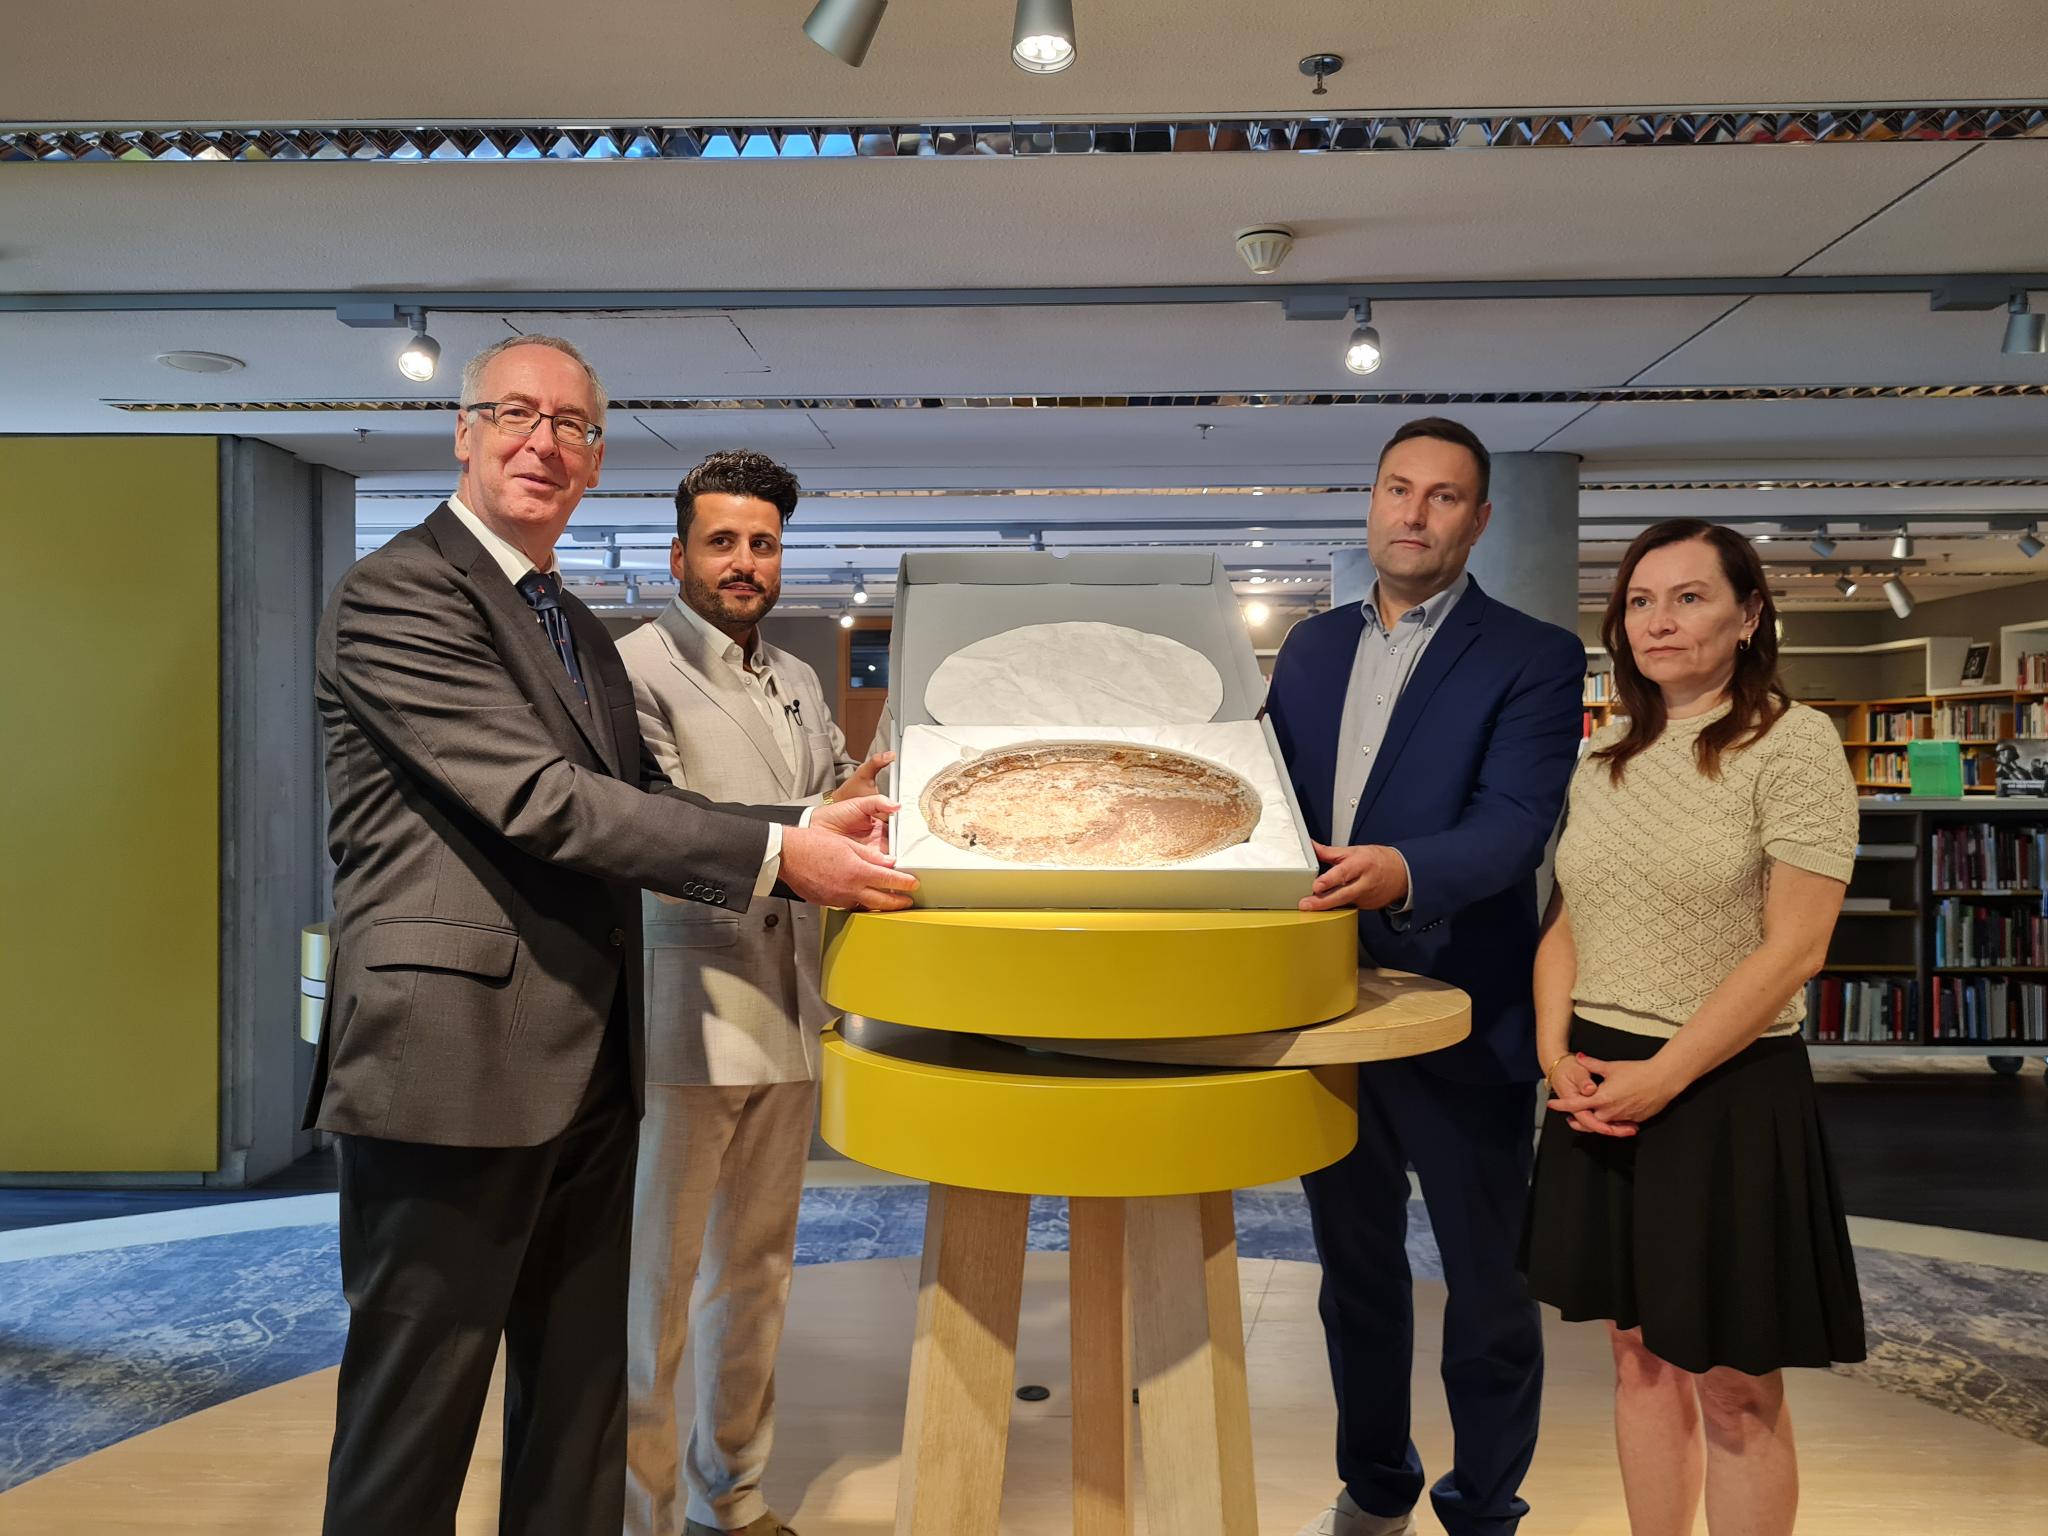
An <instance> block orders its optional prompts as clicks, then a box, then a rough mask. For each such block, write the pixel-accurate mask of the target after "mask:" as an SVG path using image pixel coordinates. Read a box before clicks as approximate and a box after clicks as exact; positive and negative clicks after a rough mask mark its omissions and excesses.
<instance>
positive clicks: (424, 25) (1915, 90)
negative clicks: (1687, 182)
mask: <svg viewBox="0 0 2048 1536" xmlns="http://www.w3.org/2000/svg"><path fill="white" fill-rule="evenodd" d="M808 9H809V0H748V3H746V4H723V5H707V4H698V5H679V4H676V3H674V0H616V3H612V4H608V5H602V6H584V7H563V6H561V5H558V4H554V3H551V0H496V3H495V4H493V5H492V6H491V7H490V8H489V10H488V11H479V10H478V9H476V8H475V7H468V6H421V5H417V4H410V3H401V0H355V3H353V4H350V5H346V6H291V7H286V8H283V9H280V7H278V6H277V5H276V4H274V3H259V0H188V3H184V4H180V5H178V6H175V7H166V6H164V5H162V4H160V3H157V0H99V3H96V4H93V5H69V6H64V5H56V6H45V7H42V8H40V9H38V10H37V12H36V14H35V18H34V25H32V26H17V27H12V28H10V29H9V33H8V45H9V46H8V50H7V52H6V53H5V54H4V55H0V101H4V102H6V103H7V104H8V106H7V110H8V111H9V112H10V113H12V114H16V115H17V116H18V117H19V119H20V120H23V121H36V122H42V121H52V122H57V121H80V120H89V121H105V120H109V119H112V120H119V121H127V122H133V121H175V120H194V119H204V120H206V121H212V122H268V121H291V122H315V121H360V120H365V119H372V118H385V119H388V118H405V119H409V120H416V115H417V114H421V113H439V114H442V115H444V116H454V117H508V118H531V117H535V116H540V117H552V118H554V119H555V120H560V119H561V117H562V116H563V115H565V114H578V115H576V116H573V117H572V118H571V120H573V121H603V120H607V119H617V118H619V117H620V116H621V115H626V116H634V117H640V118H646V119H650V120H669V119H673V118H674V117H675V115H676V114H678V113H689V114H695V115H697V116H699V117H702V118H707V119H721V118H757V119H758V118H761V117H764V116H774V115H776V114H778V113H779V114H785V115H787V114H797V113H800V114H803V115H806V116H809V117H813V118H831V117H844V116H853V117H856V118H859V117H869V118H873V117H881V118H883V119H887V118H892V117H903V116H918V115H922V116H924V117H927V118H931V119H937V120H943V119H945V118H948V117H961V116H969V117H975V116H979V117H987V116H991V115H995V116H1001V115H1021V116H1031V115H1060V114H1073V113H1077V112H1091V111H1092V112H1119V113H1133V114H1172V113H1188V112H1201V111H1209V110H1229V111H1254V110H1256V111H1265V110H1269V109H1273V108H1276V107H1281V106H1291V107H1296V108H1307V107H1308V106H1310V105H1311V103H1315V104H1318V105H1327V106H1329V107H1330V108H1332V109H1342V108H1357V107H1363V106H1369V107H1371V108H1373V109H1376V110H1391V109H1395V108H1401V107H1408V108H1422V109H1437V108H1455V107H1469V106H1479V105H1484V106H1532V107H1536V106H1572V105H1579V106H1584V105H1595V104H1599V105H1628V104H1653V103H1687V104H1690V103H1695V102H1698V101H1699V98H1700V97H1701V95H1702V94H1703V92H1704V93H1705V94H1708V95H1710V96H1711V98H1712V100H1714V101H1724V102H1737V103H1741V102H1754V103H1764V102H1786V103H1795V102H1814V101H1821V102H1852V101H1854V102H1863V101H1869V102H1882V101H1925V100H1930V99H1932V100H1983V99H1994V100H2006V99H2025V98H2026V97H2029V96H2032V95H2037V94H2038V93H2039V91H2040V84H2041V80H2040V67H2039V53H2038V43H2039V40H2040V25H2039V11H2038V8H2037V7H2035V6H2033V5H2030V4H2028V3H2027V0H1978V3H1976V4H1972V5H1969V6H1961V7H1950V8H1949V9H1948V10H1946V11H1944V12H1943V13H1942V15H1941V25H1940V26H1939V27H1934V26H1930V25H1928V12H1927V9H1926V7H1925V5H1924V4H1922V3H1920V0H1809V3H1807V4H1804V5H1798V6H1786V5H1782V4H1779V3H1777V0H1721V3H1719V4H1717V5H1713V6H1646V5H1643V4H1641V3H1640V0H1574V3H1573V4H1570V5H1522V6H1504V5H1500V4H1498V3H1496V0H1381V3H1379V4H1375V5H1373V6H1370V7H1363V6H1359V5H1357V4H1355V3H1353V0H1302V3H1297V4H1293V5H1288V6H1284V7H1276V6H1247V5H1243V4H1240V3H1237V0H1173V3H1168V0H1118V3H1115V4H1109V3H1104V0H1079V3H1078V4H1077V6H1076V11H1077V21H1078V23H1079V43H1080V51H1079V57H1078V59H1077V61H1076V63H1075V65H1074V67H1073V68H1072V69H1070V70H1068V71H1066V72H1065V73H1062V74H1058V75H1052V76H1043V77H1032V76H1027V75H1025V74H1023V73H1022V72H1021V71H1019V70H1017V69H1016V68H1014V67H1013V66H1012V65H1011V64H1010V63H1009V59H1008V53H1009V38H1010V22H1011V6H1010V4H1009V0H947V3H945V4H916V3H909V0H906V3H904V4H900V5H898V6H896V7H895V8H894V10H893V12H892V14H891V15H890V16H889V17H888V18H887V20H886V21H885V23H884V25H883V27H882V29H881V32H880V34H879V35H878V37H877V39H876V41H875V44H874V48H873V51H872V52H871V53H870V54H869V56H868V61H867V63H866V65H865V66H864V67H863V68H861V69H858V70H855V69H849V68H847V67H846V66H844V65H842V64H841V63H839V62H838V61H837V60H836V59H833V58H831V57H830V56H828V55H827V54H825V53H824V52H822V51H821V50H819V49H818V48H816V47H814V46H813V45H812V44H811V43H810V42H809V41H807V40H806V39H805V38H804V37H803V36H802V35H801V33H800V32H799V31H798V23H799V22H800V21H801V20H802V18H803V16H804V14H805V12H806V11H807V10H808ZM2029 40H2031V42H2032V43H2033V44H2034V45H2035V46H2029ZM1324 50H1331V51H1335V52H1337V53H1341V54H1344V55H1346V56H1347V57H1348V58H1349V59H1350V60H1351V61H1352V62H1351V64H1350V65H1349V66H1348V67H1347V68H1346V69H1345V71H1344V72H1343V73H1342V74H1341V75H1340V76H1339V77H1338V78H1337V79H1336V80H1335V81H1334V82H1333V84H1332V86H1331V91H1330V94H1329V96H1328V97H1325V98H1320V99H1318V98H1312V97H1311V96H1310V95H1309V89H1310V87H1309V83H1308V82H1307V81H1306V80H1304V79H1303V78H1302V77H1301V75H1300V74H1299V73H1298V71H1297V70H1296V68H1295V63H1296V61H1297V60H1298V59H1299V58H1301V56H1302V55H1304V54H1307V53H1311V52H1319V51H1324ZM313 61H320V62H321V63H322V64H323V65H325V66H327V67H321V68H312V67H309V65H310V64H311V63H312V62H313ZM1709 83H1710V84H1709Z"/></svg>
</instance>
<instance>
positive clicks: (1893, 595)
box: [1884, 576, 1913, 619]
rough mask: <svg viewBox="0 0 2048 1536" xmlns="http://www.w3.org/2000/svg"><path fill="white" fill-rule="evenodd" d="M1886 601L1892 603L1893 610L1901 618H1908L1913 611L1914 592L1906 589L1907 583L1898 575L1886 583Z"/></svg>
mask: <svg viewBox="0 0 2048 1536" xmlns="http://www.w3.org/2000/svg"><path fill="white" fill-rule="evenodd" d="M1884 595H1885V601H1887V602H1888V603H1890V604H1891V605H1892V612H1893V613H1896V614H1897V615H1898V616H1899V617H1900V618H1902V619H1903V618H1908V617H1910V616H1911V615H1912V612H1913V594H1912V593H1910V592H1908V591H1907V590H1906V583H1905V582H1904V581H1902V580H1901V579H1900V578H1898V577H1897V576H1894V577H1892V579H1891V580H1889V581H1887V582H1886V583H1885V584H1884Z"/></svg>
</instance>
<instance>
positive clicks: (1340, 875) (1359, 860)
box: [1301, 843, 1408, 912]
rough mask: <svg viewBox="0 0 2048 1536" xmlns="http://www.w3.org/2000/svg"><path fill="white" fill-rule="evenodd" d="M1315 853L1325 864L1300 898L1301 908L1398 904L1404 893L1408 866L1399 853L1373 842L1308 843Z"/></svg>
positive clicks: (1370, 906)
mask: <svg viewBox="0 0 2048 1536" xmlns="http://www.w3.org/2000/svg"><path fill="white" fill-rule="evenodd" d="M1310 846H1311V847H1313V848H1314V849H1315V851H1316V857H1317V858H1319V859H1321V860H1322V861H1323V863H1325V864H1327V865H1328V866H1329V868H1327V869H1325V870H1324V871H1323V872H1322V873H1321V874H1320V875H1317V876H1316V883H1315V885H1314V886H1312V887H1311V888H1310V892H1309V894H1308V895H1306V896H1304V897H1302V899H1301V910H1302V911H1304V912H1327V911H1329V910H1330V909H1331V908H1332V907H1362V908H1365V909H1367V910H1368V911H1370V910H1374V909H1377V908H1380V907H1391V906H1394V905H1396V904H1398V903H1399V902H1400V901H1401V900H1402V898H1403V897H1405V896H1406V895H1407V894H1408V866H1407V864H1406V863H1404V862H1403V861H1402V859H1401V855H1399V854H1398V853H1396V852H1394V850H1393V849H1391V848H1383V847H1381V846H1380V845H1379V844H1377V843H1363V844H1358V845H1356V846H1352V847H1346V848H1326V847H1324V846H1323V845H1322V844H1321V843H1312V844H1310Z"/></svg>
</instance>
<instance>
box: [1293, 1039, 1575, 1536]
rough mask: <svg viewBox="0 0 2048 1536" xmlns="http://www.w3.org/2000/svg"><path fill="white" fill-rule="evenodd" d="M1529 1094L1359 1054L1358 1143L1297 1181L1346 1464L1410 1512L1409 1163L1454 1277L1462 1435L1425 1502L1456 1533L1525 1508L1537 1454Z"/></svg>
mask: <svg viewBox="0 0 2048 1536" xmlns="http://www.w3.org/2000/svg"><path fill="white" fill-rule="evenodd" d="M1533 1093H1534V1088H1533V1086H1532V1085H1531V1084H1528V1083H1462V1082H1452V1081H1450V1080H1448V1079H1445V1078H1442V1077H1438V1076H1436V1075H1435V1074H1433V1073H1431V1072H1430V1071H1428V1070H1427V1069H1426V1068H1425V1067H1423V1066H1422V1065H1420V1064H1419V1063H1417V1062H1415V1061H1385V1062H1370V1063H1366V1064H1364V1065H1362V1066H1360V1067H1359V1069H1358V1145H1357V1147H1355V1148H1354V1149H1353V1150H1352V1151H1351V1152H1350V1154H1349V1155H1347V1156H1346V1157H1344V1158H1343V1159H1342V1160H1341V1161H1339V1162H1337V1163H1334V1164H1332V1165H1331V1166H1330V1167H1328V1168H1325V1169H1322V1170H1320V1171H1319V1172H1316V1173H1312V1174H1309V1175H1307V1176H1306V1177H1304V1178H1303V1179H1302V1181H1301V1182H1302V1187H1303V1189H1304V1190H1305V1191H1306V1192H1307V1194H1308V1204H1309V1217H1310V1220H1311V1222H1312V1223H1313V1225H1314V1229H1315V1239H1316V1252H1317V1254H1318V1255H1319V1256H1320V1258H1321V1259H1322V1265H1323V1286H1322V1299H1321V1310H1322V1318H1323V1331H1324V1337H1325V1340H1326V1342H1327V1344H1328V1347H1329V1353H1330V1376H1331V1380H1332V1382H1333V1383H1334V1385H1335V1387H1336V1393H1337V1472H1338V1475H1339V1476H1340V1477H1342V1478H1343V1480H1344V1486H1345V1488H1346V1489H1347V1490H1348V1491H1349V1492H1350V1494H1351V1497H1352V1498H1353V1499H1354V1500H1356V1501H1357V1503H1358V1506H1359V1507H1360V1508H1361V1509H1363V1510H1365V1511H1367V1512H1368V1513H1370V1514H1375V1515H1386V1516H1392V1515H1399V1514H1403V1513H1405V1512H1406V1511H1408V1510H1410V1509H1412V1508H1413V1507H1414V1506H1415V1503H1416V1501H1417V1500H1418V1499H1419V1498H1420V1497H1421V1496H1422V1485H1423V1472H1422V1460H1421V1458H1420V1456H1419V1455H1418V1454H1417V1453H1416V1449H1415V1442H1414V1441H1413V1440H1412V1439H1410V1438H1409V1379H1410V1372H1411V1370H1412V1368H1413V1361H1414V1352H1415V1314H1414V1296H1413V1284H1412V1281H1411V1277H1410V1275H1409V1270H1408V1253H1407V1245H1406V1238H1407V1230H1408V1174H1407V1166H1408V1165H1409V1164H1413V1166H1414V1168H1415V1173H1416V1176H1417V1178H1418V1179H1419V1180H1420V1181H1421V1184H1422V1198H1423V1203H1424V1204H1425V1205H1426V1206H1427V1207H1428V1210H1429V1220H1430V1225H1431V1226H1432V1227H1433V1228H1434V1229H1435V1232H1436V1241H1437V1248H1438V1250H1439V1251H1440V1252H1441V1253H1442V1255H1443V1265H1444V1283H1445V1286H1446V1288H1447V1290H1448V1292H1449V1297H1448V1300H1447V1301H1446V1303H1445V1306H1444V1330H1443V1359H1442V1374H1443V1384H1444V1397H1445V1399H1446V1401H1447V1402H1448V1404H1449V1407H1450V1413H1451V1427H1452V1431H1453V1437H1454V1444H1453V1450H1452V1466H1451V1468H1450V1470H1449V1471H1448V1472H1446V1473H1445V1474H1444V1475H1443V1476H1442V1477H1441V1478H1439V1479H1438V1480H1437V1482H1436V1485H1435V1486H1434V1487H1433V1488H1432V1489H1431V1490H1430V1501H1431V1503H1432V1504H1433V1505H1434V1506H1435V1508H1436V1513H1437V1518H1438V1519H1439V1520H1441V1521H1442V1522H1443V1527H1444V1529H1445V1531H1447V1532H1448V1533H1450V1536H1508V1533H1510V1532H1512V1531H1513V1530H1514V1529H1515V1527H1516V1524H1517V1522H1519V1521H1520V1519H1521V1517H1522V1516H1523V1515H1525V1514H1526V1513H1528V1509H1529V1506H1528V1504H1527V1503H1525V1502H1524V1501H1523V1500H1522V1499H1521V1498H1520V1497H1519V1495H1518V1493H1517V1490H1518V1489H1519V1487H1520V1485H1521V1481H1522V1478H1523V1475H1524V1474H1525V1473H1526V1472H1527V1471H1528V1469H1529V1462H1530V1460H1531V1458H1532V1457H1533V1456H1534V1455H1535V1453H1536V1420H1537V1413H1538V1409H1539V1407H1540V1406H1541V1400H1542V1395H1543V1324H1542V1318H1541V1316H1540V1314H1539V1313H1538V1312H1537V1309H1536V1303H1535V1302H1533V1301H1532V1300H1530V1299H1529V1292H1528V1289H1527V1287H1526V1285H1525V1284H1524V1282H1523V1279H1522V1275H1521V1272H1520V1270H1519V1269H1518V1267H1517V1255H1518V1253H1519V1249H1520V1243H1521V1233H1522V1221H1523V1216H1524V1212H1525V1211H1526V1208H1527V1204H1528V1189H1529V1170H1530V1167H1531V1165H1532V1163H1533V1162H1534V1158H1535V1129H1534V1118H1533V1117H1534V1114H1535V1102H1534V1099H1533Z"/></svg>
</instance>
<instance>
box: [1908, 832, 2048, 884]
mask: <svg viewBox="0 0 2048 1536" xmlns="http://www.w3.org/2000/svg"><path fill="white" fill-rule="evenodd" d="M1933 857H1934V884H1935V887H1936V889H1938V890H1945V891H1957V890H1962V891H2033V890H2038V889H2039V888H2040V885H2041V871H2042V868H2043V866H2044V863H2048V827H2040V826H2033V825H2021V826H1996V825H1994V824H1993V823H1991V822H1988V821H1979V822H1972V823H1970V824H1968V825H1966V826H1960V827H1936V828H1935V829H1934V852H1933Z"/></svg>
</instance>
